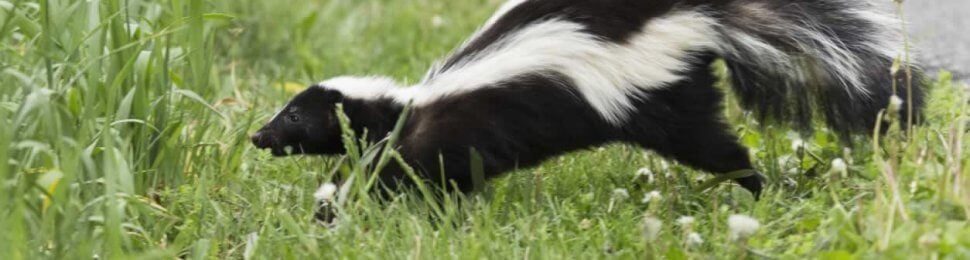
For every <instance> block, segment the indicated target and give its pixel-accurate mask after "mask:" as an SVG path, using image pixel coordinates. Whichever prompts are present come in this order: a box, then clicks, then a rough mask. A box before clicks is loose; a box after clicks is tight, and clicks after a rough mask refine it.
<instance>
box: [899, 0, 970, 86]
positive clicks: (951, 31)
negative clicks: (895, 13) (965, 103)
mask: <svg viewBox="0 0 970 260" xmlns="http://www.w3.org/2000/svg"><path fill="white" fill-rule="evenodd" d="M903 7H904V8H903V13H904V16H905V17H906V20H907V22H908V23H909V26H908V28H907V31H908V32H909V35H910V37H911V39H912V42H913V44H914V49H915V53H916V59H917V60H918V61H919V62H920V63H921V64H923V67H924V68H926V69H927V71H929V72H930V73H935V71H938V70H940V69H946V70H949V71H951V72H953V74H954V77H955V78H957V79H960V80H963V81H964V82H970V0H907V1H905V2H904V3H903Z"/></svg>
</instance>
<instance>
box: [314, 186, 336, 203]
mask: <svg viewBox="0 0 970 260" xmlns="http://www.w3.org/2000/svg"><path fill="white" fill-rule="evenodd" d="M336 195H337V185H336V184H333V183H329V182H328V183H324V184H323V185H321V186H320V188H319V189H317V192H314V193H313V198H315V199H317V201H318V202H319V201H322V202H331V201H333V199H334V198H335V197H336Z"/></svg>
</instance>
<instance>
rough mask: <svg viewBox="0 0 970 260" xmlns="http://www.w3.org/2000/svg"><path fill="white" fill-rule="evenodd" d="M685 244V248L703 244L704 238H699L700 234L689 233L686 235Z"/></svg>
mask: <svg viewBox="0 0 970 260" xmlns="http://www.w3.org/2000/svg"><path fill="white" fill-rule="evenodd" d="M686 242H687V246H689V247H695V246H699V245H701V244H704V238H701V234H698V233H697V232H690V234H687V241H686Z"/></svg>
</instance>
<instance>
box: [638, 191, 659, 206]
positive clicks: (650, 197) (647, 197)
mask: <svg viewBox="0 0 970 260" xmlns="http://www.w3.org/2000/svg"><path fill="white" fill-rule="evenodd" d="M662 198H663V196H661V195H660V192H659V191H651V192H648V193H647V194H644V195H643V199H642V200H640V202H643V204H647V203H650V202H651V201H659V200H660V199H662Z"/></svg>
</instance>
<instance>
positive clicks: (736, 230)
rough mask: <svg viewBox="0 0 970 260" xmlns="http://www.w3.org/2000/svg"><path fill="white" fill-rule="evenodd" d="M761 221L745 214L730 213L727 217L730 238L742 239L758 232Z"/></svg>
mask: <svg viewBox="0 0 970 260" xmlns="http://www.w3.org/2000/svg"><path fill="white" fill-rule="evenodd" d="M760 227H761V223H759V222H758V220H757V219H754V218H752V217H749V216H745V215H731V216H730V217H728V230H729V231H730V232H731V240H743V239H746V238H748V237H749V236H751V235H753V234H754V233H755V232H758V228H760Z"/></svg>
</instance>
